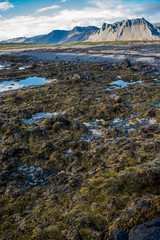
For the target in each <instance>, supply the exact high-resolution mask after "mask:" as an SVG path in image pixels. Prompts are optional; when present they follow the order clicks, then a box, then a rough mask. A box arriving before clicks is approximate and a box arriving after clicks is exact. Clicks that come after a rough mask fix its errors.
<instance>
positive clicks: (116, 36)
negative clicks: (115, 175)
mask: <svg viewBox="0 0 160 240" xmlns="http://www.w3.org/2000/svg"><path fill="white" fill-rule="evenodd" d="M118 40H128V41H129V40H130V41H132V40H160V26H159V25H158V24H154V25H152V24H151V23H150V22H148V21H146V20H145V19H144V18H141V19H139V18H137V19H133V20H124V21H122V22H115V23H113V24H107V23H103V25H102V28H101V29H99V28H97V27H94V26H89V27H75V28H73V29H72V30H71V31H67V30H54V31H52V32H50V33H49V34H46V35H40V36H35V37H31V38H25V37H21V38H14V39H10V40H7V41H5V42H7V43H69V42H83V41H94V42H97V41H98V42H99V41H118Z"/></svg>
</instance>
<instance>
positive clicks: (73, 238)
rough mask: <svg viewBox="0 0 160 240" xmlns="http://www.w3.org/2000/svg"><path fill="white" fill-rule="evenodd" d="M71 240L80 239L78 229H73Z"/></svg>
mask: <svg viewBox="0 0 160 240" xmlns="http://www.w3.org/2000/svg"><path fill="white" fill-rule="evenodd" d="M71 240H82V238H81V235H80V234H79V232H78V231H75V232H74V233H73V235H72V237H71Z"/></svg>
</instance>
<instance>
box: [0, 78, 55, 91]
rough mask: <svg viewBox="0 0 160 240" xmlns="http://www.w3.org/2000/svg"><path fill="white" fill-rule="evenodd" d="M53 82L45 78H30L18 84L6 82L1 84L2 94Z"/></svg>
mask: <svg viewBox="0 0 160 240" xmlns="http://www.w3.org/2000/svg"><path fill="white" fill-rule="evenodd" d="M50 82H52V80H46V79H45V78H40V77H29V78H26V79H24V80H20V81H18V82H15V81H4V82H1V83H0V92H5V91H8V90H15V89H19V88H23V87H29V86H36V85H43V84H46V83H50Z"/></svg>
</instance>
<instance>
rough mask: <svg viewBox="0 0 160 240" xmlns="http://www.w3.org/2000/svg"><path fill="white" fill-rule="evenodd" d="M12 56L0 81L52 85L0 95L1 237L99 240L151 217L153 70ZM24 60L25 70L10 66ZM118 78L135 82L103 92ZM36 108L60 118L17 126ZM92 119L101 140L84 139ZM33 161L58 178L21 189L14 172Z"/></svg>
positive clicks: (157, 181) (155, 127) (155, 118)
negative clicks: (35, 79)
mask: <svg viewBox="0 0 160 240" xmlns="http://www.w3.org/2000/svg"><path fill="white" fill-rule="evenodd" d="M20 60H21V59H18V58H17V59H16V58H15V59H14V60H13V59H11V61H14V65H12V66H11V67H10V69H4V70H2V71H1V73H0V78H1V81H2V80H4V77H5V79H6V80H8V81H9V80H10V79H11V77H12V80H18V79H23V78H24V77H28V76H40V77H46V78H50V79H55V78H56V79H57V81H56V82H52V83H49V84H46V85H43V86H38V87H37V86H35V87H30V88H24V89H19V90H16V91H10V92H7V93H1V96H0V145H1V148H0V168H1V173H0V186H1V188H0V189H1V190H0V225H1V227H0V237H1V239H2V240H6V239H10V240H11V239H16V240H19V239H21V240H22V239H25V240H31V239H32V240H40V239H46V240H48V239H55V240H56V239H57V240H60V239H66V240H67V239H72V240H74V239H76V237H77V236H81V238H82V239H84V240H92V239H107V238H108V237H109V235H111V234H112V233H114V231H115V230H116V229H117V228H119V229H121V230H124V231H129V229H130V228H132V227H133V226H136V225H137V224H140V223H142V222H144V221H146V220H149V219H154V218H155V217H158V216H159V214H160V197H159V194H160V175H159V173H160V152H159V149H160V138H159V136H160V125H159V123H160V113H159V107H157V106H154V105H153V104H152V103H154V104H157V103H159V102H160V85H159V84H158V83H159V81H160V80H159V75H158V74H159V73H158V72H157V70H155V69H152V68H151V67H148V68H146V70H145V71H144V67H143V66H142V68H140V70H139V71H135V70H133V69H132V68H123V67H120V68H115V67H113V66H112V65H106V64H100V63H96V64H91V63H76V64H72V63H70V62H66V63H63V62H60V63H55V62H52V63H43V64H42V63H38V62H35V63H30V62H29V60H25V59H22V61H20ZM19 61H20V63H19ZM25 61H28V62H26V63H27V64H28V63H29V64H30V68H28V69H25V70H23V71H20V70H18V66H19V64H22V63H23V64H24V65H25ZM75 74H79V75H80V77H77V78H75V77H74V75H75ZM117 76H121V78H122V79H123V81H127V82H136V81H142V83H137V84H135V85H129V86H128V87H127V88H121V89H117V90H113V91H105V89H106V88H108V86H109V84H110V83H111V82H112V81H115V80H118V79H117ZM114 94H115V95H114ZM115 96H118V97H115ZM40 112H44V113H46V112H50V113H52V112H60V114H59V115H58V116H57V117H51V118H48V119H44V120H43V121H41V122H39V123H37V124H36V123H33V124H31V125H29V124H27V123H25V122H24V120H26V119H29V118H31V117H32V115H34V114H35V113H40ZM61 112H62V114H61ZM96 119H103V120H104V121H102V120H100V121H99V124H100V125H101V126H100V130H101V131H102V136H101V137H93V139H92V140H91V141H85V138H84V139H83V137H84V136H85V135H87V134H88V133H89V132H90V129H89V128H88V127H86V125H85V124H84V122H85V123H86V122H95V120H96ZM114 119H119V121H120V119H128V121H130V122H132V123H133V124H134V127H135V129H132V130H130V129H129V130H127V131H126V130H125V129H124V128H123V127H119V128H118V127H117V125H114V123H113V122H114ZM143 119H145V121H147V120H148V122H147V123H145V122H144V121H143ZM140 121H142V123H141V122H140ZM149 121H151V122H149ZM95 128H96V129H97V127H95ZM68 150H70V151H68ZM32 165H34V166H36V167H41V168H43V169H46V170H49V169H57V170H58V174H54V175H50V176H49V177H48V179H47V180H46V182H45V184H43V185H41V186H38V185H37V186H35V187H31V186H25V187H24V186H23V183H24V181H25V179H26V176H24V175H23V174H21V173H20V172H18V168H19V167H21V166H32Z"/></svg>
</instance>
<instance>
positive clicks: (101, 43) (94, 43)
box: [0, 41, 160, 50]
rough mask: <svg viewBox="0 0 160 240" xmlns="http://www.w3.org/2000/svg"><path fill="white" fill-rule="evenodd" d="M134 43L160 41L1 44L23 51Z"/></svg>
mask: <svg viewBox="0 0 160 240" xmlns="http://www.w3.org/2000/svg"><path fill="white" fill-rule="evenodd" d="M134 43H160V41H102V42H72V43H55V44H54V43H53V44H52V43H50V44H45V43H43V44H42V43H1V44H0V50H11V49H23V48H50V47H72V46H76V45H82V46H94V45H95V46H96V45H114V46H117V45H129V44H134Z"/></svg>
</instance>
